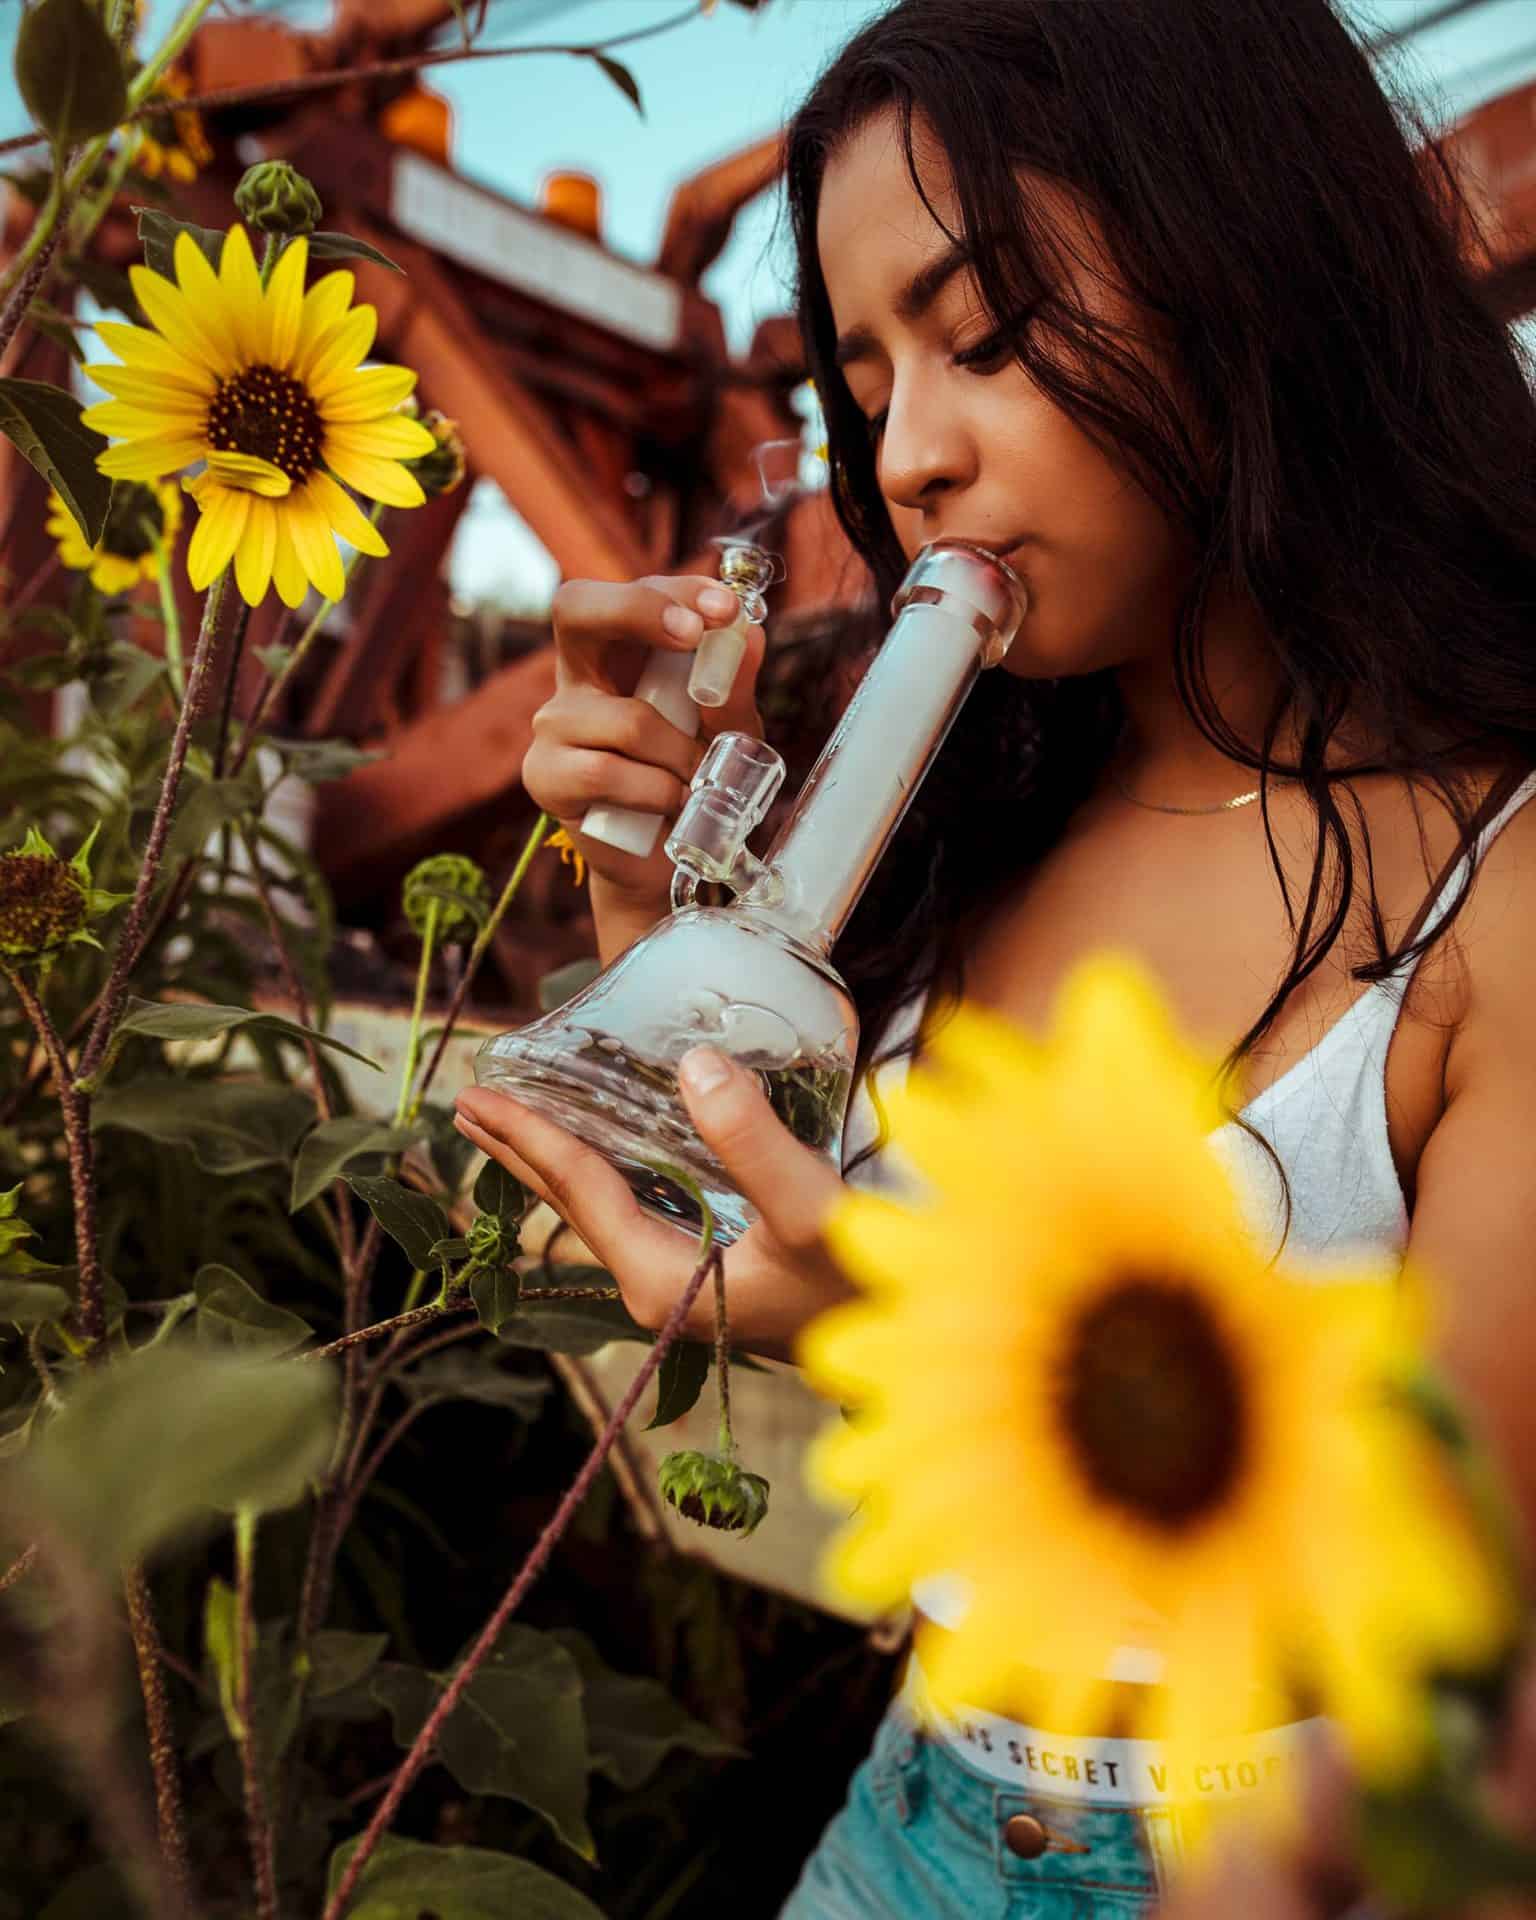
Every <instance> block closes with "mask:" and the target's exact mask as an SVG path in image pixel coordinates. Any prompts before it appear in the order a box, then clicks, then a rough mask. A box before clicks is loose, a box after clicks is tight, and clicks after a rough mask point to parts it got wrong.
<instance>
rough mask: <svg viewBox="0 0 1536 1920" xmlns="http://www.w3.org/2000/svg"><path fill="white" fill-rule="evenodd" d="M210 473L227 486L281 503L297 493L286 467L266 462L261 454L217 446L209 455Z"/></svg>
mask: <svg viewBox="0 0 1536 1920" xmlns="http://www.w3.org/2000/svg"><path fill="white" fill-rule="evenodd" d="M208 471H209V472H210V473H211V474H212V475H213V477H214V478H215V479H216V480H220V481H222V482H223V483H224V485H225V486H226V487H239V488H240V489H241V490H242V491H243V492H245V493H259V494H261V495H262V496H263V498H264V499H267V500H281V499H283V498H284V497H285V495H287V494H289V493H291V492H292V491H293V482H292V480H290V479H289V477H288V475H287V474H286V473H284V472H283V470H282V468H281V467H277V466H274V465H273V464H272V462H271V461H270V460H263V459H262V457H261V455H260V454H259V453H238V452H235V451H233V450H230V451H226V450H225V449H223V448H219V447H216V448H214V449H213V450H212V451H210V453H209V455H208Z"/></svg>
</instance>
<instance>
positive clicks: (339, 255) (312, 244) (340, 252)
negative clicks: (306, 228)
mask: <svg viewBox="0 0 1536 1920" xmlns="http://www.w3.org/2000/svg"><path fill="white" fill-rule="evenodd" d="M309 257H310V259H311V260H371V261H372V262H373V264H374V265H375V266H376V267H388V268H389V270H390V272H391V273H398V274H402V275H403V274H404V272H405V268H404V267H402V266H400V265H399V264H398V263H397V262H396V261H394V260H391V259H390V257H389V255H388V254H387V253H381V252H380V251H379V249H378V248H377V247H371V246H369V244H368V242H367V241H366V240H354V239H353V237H352V235H351V234H350V233H312V234H311V235H310V236H309Z"/></svg>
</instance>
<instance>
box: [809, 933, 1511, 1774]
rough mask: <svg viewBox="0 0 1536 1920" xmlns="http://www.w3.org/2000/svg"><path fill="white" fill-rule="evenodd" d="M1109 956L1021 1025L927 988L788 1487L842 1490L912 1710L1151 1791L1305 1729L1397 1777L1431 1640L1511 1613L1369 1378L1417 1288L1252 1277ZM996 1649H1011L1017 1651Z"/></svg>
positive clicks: (1357, 1273) (859, 1581)
mask: <svg viewBox="0 0 1536 1920" xmlns="http://www.w3.org/2000/svg"><path fill="white" fill-rule="evenodd" d="M1215 1078H1216V1077H1215V1074H1214V1072H1213V1071H1212V1068H1211V1066H1210V1064H1209V1063H1207V1062H1206V1061H1204V1060H1202V1059H1200V1058H1199V1057H1197V1056H1196V1055H1195V1054H1194V1053H1193V1052H1191V1051H1189V1050H1187V1049H1186V1047H1185V1045H1184V1043H1183V1042H1182V1041H1181V1039H1180V1038H1179V1036H1178V1035H1177V1033H1176V1032H1175V1030H1174V1028H1173V1026H1172V1024H1171V1022H1170V1020H1169V1017H1168V1015H1167V1013H1166V1012H1165V1010H1164V1008H1163V1007H1162V1005H1161V1003H1160V1001H1159V999H1158V996H1157V995H1156V993H1155V992H1154V990H1153V989H1152V987H1151V986H1150V984H1149V983H1148V982H1147V980H1146V979H1145V978H1144V976H1143V975H1142V974H1141V973H1140V972H1139V971H1138V970H1137V969H1135V968H1134V967H1133V966H1131V965H1130V964H1129V963H1123V962H1121V961H1119V960H1116V959H1114V958H1103V959H1098V960H1094V961H1090V962H1088V963H1086V964H1085V965H1084V966H1083V967H1082V968H1081V969H1080V970H1079V971H1078V972H1077V973H1076V974H1075V975H1074V976H1073V977H1072V979H1071V980H1070V981H1069V982H1068V984H1067V986H1066V987H1065V989H1064V991H1063V993H1062V995H1061V998H1060V1000H1059V1002H1058V1005H1057V1009H1056V1016H1055V1024H1054V1028H1053V1030H1052V1031H1051V1033H1050V1034H1049V1035H1048V1036H1047V1037H1046V1038H1045V1039H1044V1040H1043V1041H1042V1042H1040V1043H1036V1042H1035V1041H1033V1040H1031V1039H1030V1038H1028V1037H1026V1036H1025V1035H1024V1034H1022V1033H1021V1032H1020V1031H1019V1030H1018V1029H1016V1028H1014V1027H1012V1026H1010V1025H1008V1024H1006V1023H1004V1022H1002V1021H1000V1020H998V1019H996V1018H995V1017H992V1016H989V1015H986V1014H984V1013H982V1012H980V1011H976V1010H971V1009H962V1010H961V1011H960V1012H959V1013H958V1014H957V1015H956V1017H955V1018H954V1019H953V1020H952V1021H951V1022H950V1023H949V1024H948V1025H947V1026H945V1027H944V1028H942V1029H941V1030H940V1031H939V1032H938V1034H937V1035H936V1036H935V1038H934V1040H933V1042H932V1045H931V1049H930V1053H929V1060H928V1063H927V1064H924V1065H921V1066H919V1067H918V1068H916V1069H915V1070H914V1072H913V1074H912V1076H911V1080H910V1083H909V1085H908V1086H907V1087H906V1088H905V1089H904V1090H902V1091H901V1092H899V1093H896V1094H894V1095H892V1096H891V1097H890V1099H889V1102H888V1105H889V1109H890V1122H891V1137H892V1140H893V1142H894V1144H895V1146H896V1148H897V1149H898V1150H899V1151H900V1153H901V1154H902V1155H903V1156H904V1157H905V1159H906V1161H907V1163H908V1165H909V1167H910V1168H911V1169H912V1170H914V1171H915V1173H916V1176H917V1179H918V1181H919V1182H920V1183H921V1184H920V1188H919V1189H918V1191H917V1193H916V1195H915V1197H914V1198H913V1199H912V1202H911V1204H906V1203H898V1201H896V1200H893V1199H890V1198H881V1197H877V1196H875V1195H873V1194H867V1193H859V1192H855V1191H853V1190H851V1189H850V1190H849V1192H848V1194H847V1196H846V1197H845V1198H844V1199H843V1200H841V1201H840V1203H839V1206H838V1210H837V1211H836V1213H835V1214H834V1216H833V1219H832V1222H831V1227H830V1236H829V1237H830V1244H831V1247H832V1250H833V1253H834V1256H835V1257H836V1258H837V1259H838V1260H839V1261H840V1263H841V1264H842V1265H843V1266H844V1267H845V1269H846V1270H847V1272H848V1273H849V1274H850V1275H851V1276H852V1277H853V1278H854V1279H855V1280H856V1281H857V1282H859V1283H860V1284H861V1285H862V1287H863V1288H864V1289H865V1297H864V1298H862V1299H859V1300H856V1301H854V1302H852V1303H850V1304H847V1305H845V1306H842V1307H839V1308H836V1309H834V1310H833V1311H831V1312H829V1313H827V1314H825V1315H823V1316H822V1317H821V1318H819V1319H818V1320H816V1321H815V1322H813V1323H812V1324H811V1325H810V1326H809V1327H808V1328H807V1329H806V1330H805V1332H804V1334H803V1335H802V1337H801V1340H800V1343H799V1352H798V1358H799V1360H800V1362H801V1364H802V1365H803V1366H804V1367H805V1369H806V1371H807V1373H808V1374H809V1376H810V1378H811V1380H812V1382H813V1384H815V1385H816V1386H818V1387H819V1388H820V1389H822V1390H823V1391H825V1392H826V1393H828V1394H829V1395H831V1396H833V1397H835V1398H836V1399H838V1400H839V1401H840V1402H842V1403H843V1404H844V1405H845V1406H848V1407H849V1409H850V1412H849V1417H848V1418H847V1419H846V1420H845V1421H840V1422H838V1423H837V1424H836V1425H834V1426H833V1427H832V1428H831V1429H830V1430H829V1431H828V1432H827V1433H825V1434H824V1435H823V1436H821V1437H820V1439H819V1441H818V1443H817V1445H816V1446H815V1447H814V1448H813V1450H812V1457H811V1463H810V1471H811V1478H812V1483H813V1485H814V1486H815V1487H816V1488H817V1489H818V1490H819V1492H820V1493H821V1494H822V1495H823V1496H824V1497H826V1498H827V1499H829V1500H833V1501H836V1502H838V1503H839V1504H840V1505H842V1506H844V1507H846V1504H847V1502H848V1500H849V1499H850V1498H852V1499H855V1500H857V1501H859V1502H860V1503H861V1504H860V1506H859V1508H858V1511H857V1512H856V1514H855V1515H854V1517H853V1519H852V1521H851V1522H850V1524H849V1525H848V1526H847V1528H846V1529H845V1530H844V1531H843V1532H841V1533H840V1535H839V1536H838V1537H837V1539H836V1540H835V1541H834V1543H833V1547H832V1550H831V1552H830V1554H829V1556H828V1561H827V1565H826V1568H825V1576H826V1578H827V1579H828V1581H829V1583H830V1585H831V1586H832V1587H833V1588H834V1589H835V1590H837V1591H839V1592H840V1593H841V1594H842V1595H843V1596H844V1597H846V1598H848V1599H850V1600H852V1601H854V1602H855V1603H856V1604H858V1605H860V1606H863V1607H868V1608H876V1609H885V1608H890V1607H894V1606H898V1605H900V1604H901V1603H902V1602H903V1601H904V1600H905V1598H906V1596H907V1593H908V1590H909V1588H910V1587H911V1585H912V1584H913V1583H914V1582H918V1581H921V1580H924V1579H926V1578H930V1577H932V1576H935V1575H938V1574H940V1573H948V1574H952V1575H954V1576H957V1577H958V1580H959V1582H960V1587H959V1589H957V1591H959V1592H963V1593H964V1594H965V1596H966V1604H965V1608H964V1611H963V1614H961V1615H960V1616H959V1617H958V1620H956V1621H952V1623H951V1625H952V1630H945V1629H944V1628H940V1627H936V1626H934V1627H928V1626H925V1625H923V1624H920V1626H919V1636H918V1640H917V1644H916V1652H917V1656H918V1661H919V1666H920V1669H921V1673H922V1676H923V1677H924V1678H926V1681H927V1683H928V1688H929V1692H930V1696H931V1698H932V1700H933V1701H934V1702H935V1703H936V1704H937V1705H938V1706H939V1707H940V1708H941V1709H942V1710H945V1711H953V1710H954V1709H955V1708H956V1707H959V1706H961V1705H969V1706H973V1707H977V1708H980V1709H983V1710H985V1709H991V1710H993V1711H999V1712H1003V1713H1013V1714H1017V1715H1018V1717H1021V1718H1024V1719H1026V1720H1028V1721H1030V1722H1031V1723H1032V1724H1035V1725H1038V1726H1041V1727H1045V1728H1050V1729H1052V1730H1056V1731H1059V1732H1061V1733H1064V1734H1090V1735H1102V1734H1103V1733H1104V1732H1105V1731H1106V1729H1107V1727H1108V1726H1109V1724H1110V1713H1109V1707H1110V1699H1111V1687H1112V1682H1111V1681H1110V1680H1109V1679H1108V1678H1107V1677H1106V1676H1107V1674H1108V1673H1110V1672H1112V1671H1120V1672H1123V1671H1124V1670H1125V1668H1124V1658H1123V1656H1124V1652H1125V1649H1126V1648H1127V1646H1128V1645H1129V1646H1132V1647H1136V1648H1137V1649H1138V1651H1139V1653H1140V1655H1141V1660H1140V1662H1139V1664H1140V1665H1141V1667H1142V1668H1143V1671H1145V1668H1146V1656H1147V1655H1148V1654H1150V1655H1151V1656H1153V1659H1154V1661H1155V1662H1158V1663H1160V1668H1161V1684H1157V1685H1145V1686H1140V1687H1135V1688H1122V1689H1120V1690H1119V1692H1120V1694H1122V1695H1123V1694H1126V1693H1129V1694H1131V1695H1133V1696H1135V1697H1136V1698H1138V1699H1139V1698H1140V1697H1141V1696H1145V1698H1144V1700H1142V1701H1141V1704H1140V1705H1139V1706H1138V1705H1136V1704H1135V1703H1134V1701H1133V1704H1132V1705H1131V1706H1130V1707H1129V1708H1127V1707H1126V1705H1125V1702H1124V1700H1123V1699H1122V1698H1120V1697H1119V1695H1116V1705H1117V1708H1118V1710H1119V1712H1120V1713H1122V1714H1123V1713H1126V1712H1129V1714H1130V1715H1131V1724H1129V1725H1126V1726H1123V1728H1122V1730H1123V1731H1125V1732H1128V1733H1131V1734H1136V1735H1140V1736H1141V1737H1143V1738H1148V1739H1154V1740H1157V1739H1161V1740H1164V1741H1166V1742H1167V1743H1168V1744H1167V1750H1166V1762H1167V1766H1168V1775H1167V1778H1168V1780H1169V1782H1170V1786H1169V1792H1170V1796H1171V1797H1172V1798H1175V1799H1183V1800H1185V1801H1186V1802H1187V1801H1188V1799H1189V1798H1190V1797H1191V1796H1192V1795H1193V1794H1194V1793H1195V1792H1197V1791H1198V1790H1199V1781H1198V1777H1197V1773H1198V1769H1197V1765H1196V1763H1197V1760H1198V1758H1199V1756H1200V1755H1201V1753H1202V1752H1204V1753H1206V1754H1209V1752H1210V1751H1211V1750H1212V1743H1216V1745H1217V1746H1219V1745H1220V1744H1221V1743H1222V1742H1224V1741H1225V1740H1227V1738H1228V1737H1229V1736H1231V1735H1232V1734H1234V1733H1235V1732H1238V1731H1240V1730H1251V1729H1254V1728H1261V1727H1267V1726H1277V1725H1281V1724H1283V1723H1285V1722H1286V1721H1287V1720H1295V1719H1297V1718H1298V1717H1300V1716H1299V1715H1298V1713H1297V1711H1296V1709H1297V1706H1298V1702H1299V1701H1305V1702H1306V1703H1307V1705H1308V1710H1311V1711H1322V1712H1325V1713H1328V1714H1331V1715H1332V1716H1334V1718H1335V1719H1336V1720H1337V1722H1338V1723H1339V1725H1340V1727H1341V1729H1342V1731H1343V1733H1344V1735H1345V1737H1346V1739H1347V1740H1348V1742H1349V1744H1350V1746H1351V1748H1352V1750H1353V1753H1354V1756H1355V1758H1356V1761H1357V1763H1358V1764H1360V1765H1361V1767H1362V1768H1363V1769H1364V1770H1365V1771H1366V1772H1367V1773H1368V1774H1369V1775H1370V1776H1371V1777H1372V1778H1373V1779H1376V1780H1388V1779H1390V1778H1392V1777H1393V1776H1394V1775H1397V1774H1399V1773H1400V1771H1401V1770H1402V1769H1406V1768H1408V1767H1411V1766H1412V1764H1413V1763H1414V1762H1415V1761H1416V1760H1417V1759H1418V1758H1420V1757H1421V1755H1422V1754H1423V1752H1424V1743H1425V1740H1426V1738H1427V1735H1428V1721H1427V1714H1426V1712H1425V1699H1426V1696H1425V1691H1424V1688H1425V1682H1426V1678H1427V1675H1428V1672H1429V1670H1430V1669H1431V1668H1432V1667H1434V1666H1435V1665H1437V1664H1439V1663H1444V1664H1446V1665H1448V1666H1451V1667H1461V1666H1465V1665H1468V1664H1474V1663H1478V1662H1480V1661H1482V1660H1483V1659H1484V1658H1485V1657H1488V1656H1490V1655H1491V1654H1493V1653H1494V1652H1496V1651H1497V1650H1498V1649H1499V1647H1500V1646H1501V1645H1502V1644H1503V1638H1504V1636H1505V1634H1506V1632H1507V1631H1508V1628H1509V1626H1510V1623H1511V1618H1512V1615H1511V1608H1510V1602H1509V1599H1508V1596H1507V1594H1506V1592H1505V1588H1504V1583H1503V1579H1502V1575H1501V1563H1500V1562H1499V1560H1498V1558H1497V1556H1496V1555H1495V1554H1494V1552H1493V1551H1492V1549H1491V1548H1488V1549H1487V1550H1485V1545H1484V1542H1483V1540H1482V1539H1481V1538H1480V1537H1479V1536H1478V1534H1477V1533H1476V1531H1475V1529H1474V1526H1473V1523H1472V1521H1471V1519H1470V1517H1469V1516H1470V1509H1469V1507H1468V1506H1467V1505H1465V1504H1464V1503H1463V1502H1462V1500H1461V1497H1460V1495H1459V1493H1458V1490H1457V1487H1456V1486H1455V1484H1454V1483H1453V1481H1452V1479H1451V1477H1450V1469H1449V1468H1448V1467H1447V1465H1446V1462H1445V1458H1444V1456H1443V1454H1442V1452H1441V1451H1440V1449H1439V1447H1438V1446H1437V1444H1436V1443H1435V1442H1434V1441H1433V1440H1432V1439H1431V1438H1430V1437H1429V1435H1428V1433H1427V1431H1426V1429H1425V1427H1424V1426H1423V1425H1422V1423H1421V1422H1420V1420H1419V1419H1418V1418H1417V1417H1415V1416H1414V1415H1412V1414H1410V1413H1409V1411H1408V1410H1407V1407H1406V1398H1405V1395H1404V1394H1403V1393H1402V1392H1401V1391H1399V1390H1398V1389H1400V1387H1401V1384H1402V1382H1404V1381H1405V1380H1406V1379H1407V1378H1408V1377H1409V1374H1410V1372H1411V1369H1412V1366H1413V1365H1414V1364H1416V1360H1415V1352H1414V1346H1413V1342H1412V1341H1411V1340H1410V1338H1409V1334H1410V1328H1409V1326H1408V1324H1407V1323H1408V1320H1409V1319H1410V1318H1411V1317H1413V1315H1412V1314H1410V1313H1409V1312H1406V1311H1405V1308H1409V1307H1413V1308H1414V1310H1415V1312H1416V1303H1417V1300H1418V1295H1417V1292H1416V1291H1415V1290H1413V1289H1412V1288H1411V1287H1410V1286H1403V1287H1400V1288H1394V1287H1392V1286H1390V1285H1384V1284H1382V1281H1383V1279H1384V1278H1385V1277H1386V1275H1385V1274H1384V1272H1383V1269H1382V1268H1381V1267H1380V1266H1377V1267H1373V1268H1366V1267H1362V1266H1358V1265H1357V1266H1355V1267H1350V1266H1347V1265H1345V1264H1342V1263H1341V1264H1338V1265H1335V1266H1333V1267H1330V1268H1328V1269H1322V1268H1317V1267H1312V1268H1307V1269H1301V1268H1296V1269H1293V1270H1292V1271H1290V1272H1287V1271H1284V1270H1277V1269H1276V1268H1275V1267H1274V1266H1272V1265H1270V1264H1268V1263H1267V1262H1266V1260H1265V1258H1264V1257H1263V1255H1262V1253H1261V1251H1260V1250H1259V1248H1258V1246H1257V1245H1256V1243H1255V1242H1254V1240H1253V1239H1252V1238H1251V1237H1250V1235H1249V1232H1248V1230H1247V1227H1246V1225H1245V1222H1244V1219H1243V1216H1242V1210H1241V1207H1240V1203H1239V1199H1238V1196H1237V1194H1236V1192H1235V1190H1234V1188H1233V1186H1232V1184H1231V1182H1230V1180H1229V1178H1228V1176H1227V1175H1226V1173H1225V1171H1224V1170H1223V1169H1222V1167H1221V1165H1220V1163H1219V1162H1218V1160H1217V1158H1216V1156H1215V1153H1214V1152H1213V1151H1212V1148H1211V1146H1210V1144H1209V1140H1208V1136H1209V1134H1210V1132H1211V1131H1212V1129H1213V1128H1215V1127H1216V1126H1218V1125H1219V1124H1220V1123H1221V1121H1222V1119H1223V1118H1224V1117H1225V1116H1224V1115H1223V1113H1222V1111H1221V1109H1220V1106H1219V1104H1218V1100H1217V1096H1216V1092H1215ZM1026 1659H1027V1661H1028V1666H1027V1667H1026V1666H1025V1665H1024V1662H1025V1661H1026Z"/></svg>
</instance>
